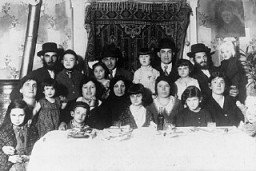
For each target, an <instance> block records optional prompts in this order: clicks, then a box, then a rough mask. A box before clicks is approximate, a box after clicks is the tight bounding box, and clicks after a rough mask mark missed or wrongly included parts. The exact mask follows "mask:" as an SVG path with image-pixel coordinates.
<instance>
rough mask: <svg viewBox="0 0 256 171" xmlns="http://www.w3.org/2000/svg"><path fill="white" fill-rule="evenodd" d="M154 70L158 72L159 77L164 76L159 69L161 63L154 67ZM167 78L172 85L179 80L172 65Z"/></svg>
mask: <svg viewBox="0 0 256 171" xmlns="http://www.w3.org/2000/svg"><path fill="white" fill-rule="evenodd" d="M155 69H156V70H158V71H159V72H160V76H162V75H165V73H164V71H163V69H162V68H161V63H159V64H158V65H156V66H155ZM167 77H168V78H169V79H170V81H171V82H172V83H174V82H175V81H176V80H177V79H178V78H179V75H178V72H177V70H176V69H175V67H174V64H173V65H172V71H171V72H170V73H169V75H168V76H167Z"/></svg>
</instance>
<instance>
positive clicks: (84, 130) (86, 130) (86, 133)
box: [68, 127, 94, 138]
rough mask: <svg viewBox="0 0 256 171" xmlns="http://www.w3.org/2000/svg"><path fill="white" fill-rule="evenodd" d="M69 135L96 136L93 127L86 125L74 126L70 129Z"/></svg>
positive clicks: (76, 136) (80, 136)
mask: <svg viewBox="0 0 256 171" xmlns="http://www.w3.org/2000/svg"><path fill="white" fill-rule="evenodd" d="M68 137H72V138H91V137H94V133H93V129H92V128H89V127H86V128H82V129H80V128H73V129H71V130H69V133H68Z"/></svg>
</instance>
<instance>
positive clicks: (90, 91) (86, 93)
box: [82, 81, 96, 99]
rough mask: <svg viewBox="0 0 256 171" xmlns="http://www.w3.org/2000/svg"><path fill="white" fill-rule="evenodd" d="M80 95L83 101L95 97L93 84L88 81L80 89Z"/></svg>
mask: <svg viewBox="0 0 256 171" xmlns="http://www.w3.org/2000/svg"><path fill="white" fill-rule="evenodd" d="M82 94H83V97H84V98H85V99H92V98H93V97H95V95H96V86H95V84H94V82H92V81H89V82H88V83H86V84H84V85H83V87H82Z"/></svg>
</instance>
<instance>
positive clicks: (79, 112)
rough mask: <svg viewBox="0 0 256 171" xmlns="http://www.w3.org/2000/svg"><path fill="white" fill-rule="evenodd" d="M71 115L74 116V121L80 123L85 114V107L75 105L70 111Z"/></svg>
mask: <svg viewBox="0 0 256 171" xmlns="http://www.w3.org/2000/svg"><path fill="white" fill-rule="evenodd" d="M71 116H72V117H73V118H74V122H76V123H78V124H82V123H83V122H84V120H85V118H86V116H87V109H86V108H84V107H76V108H75V110H74V111H71Z"/></svg>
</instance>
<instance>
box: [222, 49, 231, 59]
mask: <svg viewBox="0 0 256 171" xmlns="http://www.w3.org/2000/svg"><path fill="white" fill-rule="evenodd" d="M220 55H221V57H222V58H223V60H228V59H229V58H231V57H232V53H231V50H230V49H221V51H220Z"/></svg>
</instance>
